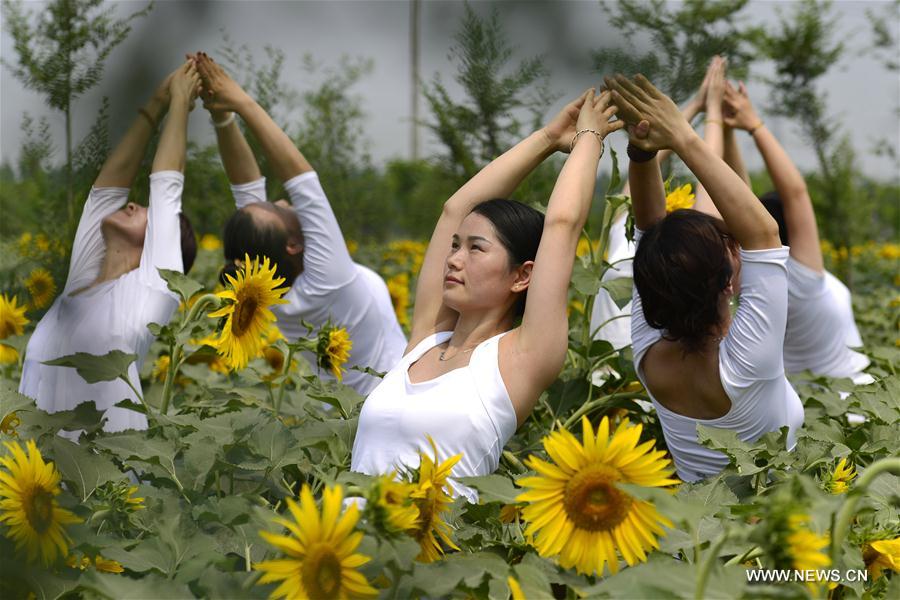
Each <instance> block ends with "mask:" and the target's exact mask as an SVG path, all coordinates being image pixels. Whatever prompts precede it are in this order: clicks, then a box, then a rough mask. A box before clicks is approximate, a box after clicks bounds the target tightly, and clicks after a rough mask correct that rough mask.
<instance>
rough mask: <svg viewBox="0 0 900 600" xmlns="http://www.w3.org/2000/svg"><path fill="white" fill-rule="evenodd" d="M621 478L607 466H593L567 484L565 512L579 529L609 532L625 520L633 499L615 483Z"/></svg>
mask: <svg viewBox="0 0 900 600" xmlns="http://www.w3.org/2000/svg"><path fill="white" fill-rule="evenodd" d="M621 480H622V476H621V474H620V473H619V472H618V471H617V470H616V469H613V468H612V467H608V466H606V465H591V466H588V467H585V468H584V469H582V470H581V471H579V472H578V473H576V474H575V476H574V477H572V479H570V480H569V483H567V484H566V491H565V499H564V500H563V508H564V509H565V511H566V515H567V516H568V517H569V519H570V520H571V521H572V522H573V523H574V524H575V526H576V527H578V528H579V529H586V530H587V531H608V530H610V529H613V528H614V527H615V526H616V525H618V524H619V523H621V522H622V521H623V520H625V517H626V516H628V511H629V509H630V508H631V504H632V502H634V499H633V498H632V497H631V496H629V495H628V494H626V493H624V492H622V491H621V490H619V489H618V488H617V487H616V486H615V483H616V482H617V481H621Z"/></svg>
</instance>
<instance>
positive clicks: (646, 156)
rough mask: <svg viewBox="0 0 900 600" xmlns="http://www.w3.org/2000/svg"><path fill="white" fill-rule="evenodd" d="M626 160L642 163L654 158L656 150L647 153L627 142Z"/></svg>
mask: <svg viewBox="0 0 900 600" xmlns="http://www.w3.org/2000/svg"><path fill="white" fill-rule="evenodd" d="M627 152H628V158H629V159H631V161H632V162H636V163H643V162H647V161H650V160H653V159H654V158H656V153H657V150H654V151H653V152H648V151H646V150H641V149H640V148H638V147H637V146H635V145H634V144H632V143H631V142H628V148H627Z"/></svg>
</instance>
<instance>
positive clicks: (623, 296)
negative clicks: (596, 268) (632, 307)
mask: <svg viewBox="0 0 900 600" xmlns="http://www.w3.org/2000/svg"><path fill="white" fill-rule="evenodd" d="M600 287H601V288H603V289H604V290H606V291H607V292H609V297H610V298H612V301H613V302H615V303H616V306H618V307H619V308H624V307H625V305H626V304H628V303H629V302H631V289H632V280H631V277H617V278H616V279H608V280H605V281H601V282H600Z"/></svg>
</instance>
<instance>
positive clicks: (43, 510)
mask: <svg viewBox="0 0 900 600" xmlns="http://www.w3.org/2000/svg"><path fill="white" fill-rule="evenodd" d="M23 504H24V505H25V518H27V519H28V523H29V524H30V525H31V527H32V528H33V529H34V530H35V531H37V532H38V533H44V532H45V531H47V529H49V528H50V525H52V524H53V494H51V493H50V492H48V491H47V490H45V489H44V488H35V489H34V490H33V491H32V496H31V498H30V502H29V501H28V499H26V500H25V502H24V503H23Z"/></svg>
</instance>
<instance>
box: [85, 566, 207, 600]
mask: <svg viewBox="0 0 900 600" xmlns="http://www.w3.org/2000/svg"><path fill="white" fill-rule="evenodd" d="M120 562H121V561H120ZM79 588H80V589H82V590H84V591H89V592H92V593H93V594H96V595H98V596H99V597H101V598H109V599H110V600H147V599H148V598H153V599H154V600H170V599H171V600H181V599H183V598H192V597H193V594H192V593H191V590H190V588H189V587H188V586H186V585H184V584H182V583H176V582H174V581H170V580H168V579H165V578H163V577H160V576H158V575H153V574H152V573H151V574H149V575H145V576H144V577H141V578H140V579H134V578H132V577H125V576H123V575H117V574H111V573H98V572H97V571H85V572H84V574H83V575H82V576H81V579H80V581H79Z"/></svg>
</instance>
